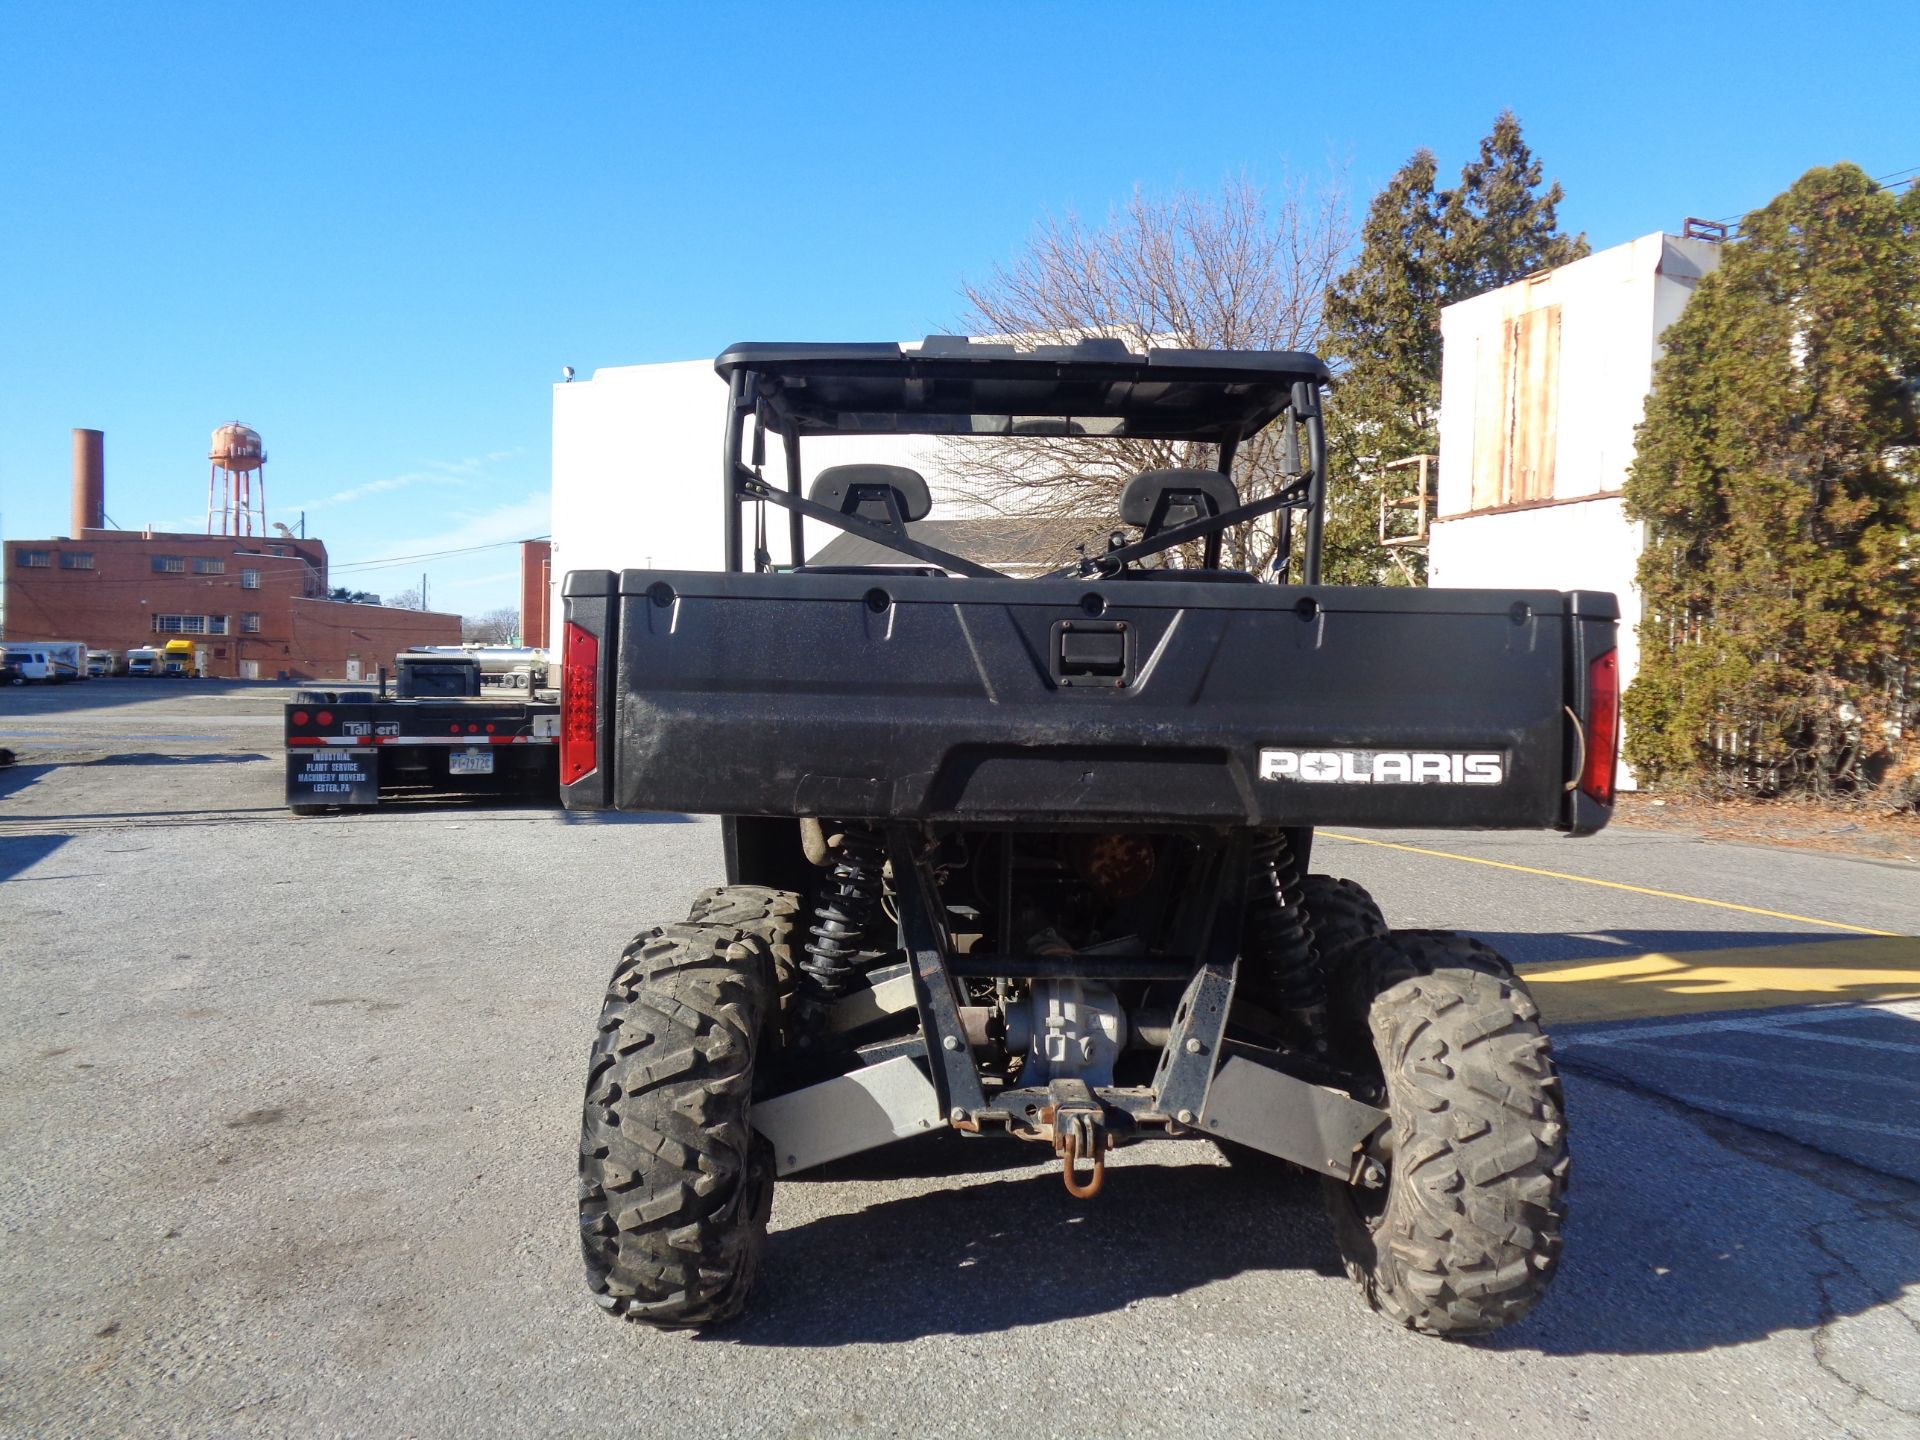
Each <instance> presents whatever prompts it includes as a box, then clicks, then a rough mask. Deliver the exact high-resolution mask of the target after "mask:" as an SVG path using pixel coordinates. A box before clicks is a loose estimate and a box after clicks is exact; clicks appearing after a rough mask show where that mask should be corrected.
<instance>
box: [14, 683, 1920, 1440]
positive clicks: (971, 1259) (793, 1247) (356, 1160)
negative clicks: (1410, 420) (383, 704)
mask: <svg viewBox="0 0 1920 1440" xmlns="http://www.w3.org/2000/svg"><path fill="white" fill-rule="evenodd" d="M143 687H144V688H143ZM155 687H158V688H155ZM278 699H279V696H278V694H277V693H275V692H274V691H273V689H272V687H264V686H261V687H242V686H217V685H204V686H202V685H193V684H188V683H178V684H175V685H172V686H168V685H167V684H166V683H165V682H130V681H119V682H87V683H86V684H84V685H80V686H74V687H68V688H67V689H66V690H64V691H26V692H21V691H15V692H11V693H8V694H5V695H0V745H4V746H8V747H11V748H12V749H14V750H15V751H16V752H18V754H19V757H20V763H19V764H17V765H16V766H15V767H13V768H12V769H11V770H0V952H3V953H4V957H5V959H4V964H3V965H0V1001H3V1002H4V1003H3V1004H0V1236H3V1237H4V1241H3V1242H0V1434H5V1435H19V1436H64V1435H72V1436H89V1437H91V1436H103V1435H140V1436H145V1435H154V1434H191V1435H238V1434H268V1435H278V1434H290V1435H310V1434H342V1435H356V1434H364V1435H402V1434H404V1435H418V1436H441V1435H447V1436H452V1435H516V1436H517V1435H544V1434H556V1433H592V1434H599V1433H611V1432H615V1431H618V1432H621V1433H625V1434H633V1435H642V1436H651V1435H661V1436H705V1435H779V1436H814V1435H819V1436H838V1435H873V1436H886V1435H916V1436H918V1435H977V1434H982V1433H989V1432H1006V1433H1018V1434H1022V1435H1061V1436H1074V1437H1083V1436H1087V1435H1144V1436H1159V1435H1167V1436H1173V1435H1179V1436H1186V1437H1194V1436H1211V1435H1236V1436H1237V1435H1261V1436H1270V1435H1300V1436H1369V1437H1370V1436H1389V1435H1391V1436H1395V1437H1403V1436H1405V1435H1408V1434H1480V1435H1507V1434H1512V1435H1525V1436H1527V1437H1529V1440H1533V1437H1548V1436H1581V1437H1594V1436H1611V1435H1619V1434H1630V1433H1634V1432H1640V1433H1646V1434H1655V1435H1661V1436H1669V1435H1671V1436H1740V1437H1749V1436H1776V1435H1792V1436H1800V1435H1808V1436H1827V1435H1834V1436H1841V1435H1858V1436H1874V1437H1880V1436H1912V1435H1917V1434H1920V1171H1917V1170H1916V1165H1915V1157H1916V1155H1920V1094H1917V1093H1916V1091H1917V1090H1920V1065H1916V1064H1915V1063H1914V1062H1915V1060H1916V1058H1920V1004H1916V1003H1914V998H1915V997H1916V996H1920V948H1916V947H1917V946H1920V942H1915V941H1912V940H1911V939H1910V938H1909V937H1912V936H1914V935H1915V934H1916V933H1920V868H1916V867H1914V866H1911V865H1901V864H1897V863H1889V862H1884V861H1875V860H1863V859H1855V858H1852V857H1846V856H1837V855H1828V854H1810V853H1806V852H1800V851H1789V850H1774V849H1768V848H1763V847H1755V846H1740V845H1726V844H1717V845H1716V844H1704V843H1701V842H1700V841H1699V840H1698V839H1696V838H1694V837H1691V836H1689V835H1687V834H1685V833H1680V832H1669V831H1661V832H1651V831H1635V830H1632V829H1629V828H1627V827H1615V828H1614V829H1612V830H1609V831H1608V832H1606V833H1605V834H1603V835H1601V836H1598V837H1595V838H1593V839H1590V840H1583V841H1568V840H1563V839H1559V838H1557V837H1553V836H1533V835H1507V834H1500V835H1457V834H1455V835H1442V834H1435V833H1424V834H1383V833H1376V832H1366V833H1360V832H1352V833H1351V834H1347V832H1342V834H1343V835H1345V836H1346V838H1336V837H1335V836H1332V835H1323V836H1322V837H1321V839H1320V841H1319V845H1318V848H1317V850H1316V854H1315V857H1314V868H1316V869H1322V870H1330V871H1333V872H1334V873H1340V874H1346V875H1349V876H1351V877H1353V878H1355V879H1357V880H1360V881H1361V882H1362V883H1364V884H1366V885H1367V886H1369V888H1371V889H1373V890H1374V892H1375V893H1376V895H1378V897H1379V898H1380V900H1381V902H1382V904H1383V905H1384V906H1385V908H1386V910H1387V913H1388V915H1389V917H1390V918H1391V919H1392V920H1393V921H1394V923H1396V924H1400V925H1407V926H1415V925H1418V926H1441V927H1448V928H1457V929H1465V930H1470V931H1472V932H1474V933H1477V934H1480V935H1482V936H1483V937H1485V938H1487V939H1488V940H1490V941H1491V942H1492V943H1494V944H1495V945H1497V946H1498V947H1499V948H1501V949H1502V950H1504V951H1505V952H1506V953H1508V954H1509V955H1510V956H1511V957H1512V958H1514V959H1515V960H1516V961H1517V962H1520V963H1521V964H1523V965H1524V966H1527V967H1528V968H1529V970H1530V972H1531V974H1532V977H1533V983H1534V986H1535V990H1536V993H1537V994H1539V995H1540V996H1541V999H1542V1004H1543V1006H1544V1007H1545V1008H1546V1009H1547V1010H1548V1013H1549V1015H1550V1016H1552V1017H1553V1018H1554V1020H1555V1022H1556V1023H1555V1031H1556V1036H1557V1050H1558V1054H1559V1057H1560V1060H1561V1064H1562V1066H1563V1068H1564V1070H1565V1072H1566V1074H1567V1087H1568V1111H1569V1115H1570V1121H1571V1126H1572V1132H1571V1133H1572V1144H1573V1150H1574V1156H1575V1169H1574V1179H1573V1189H1572V1204H1573V1213H1572V1219H1571V1221H1570V1225H1569V1231H1568V1240H1567V1250H1566V1258H1565V1262H1564V1265H1563V1267H1562V1271H1561V1274H1560V1277H1559V1279H1558V1281H1557V1282H1556V1284H1555V1287H1554V1289H1553V1290H1552V1291H1551V1292H1550V1294H1549V1296H1548V1298H1547V1299H1546V1301H1545V1302H1544V1303H1543V1304H1542V1306H1541V1307H1540V1309H1539V1310H1537V1311H1536V1312H1535V1313H1534V1315H1533V1316H1531V1317H1530V1318H1529V1319H1527V1320H1526V1321H1524V1322H1523V1323H1521V1324H1520V1325H1518V1326H1515V1327H1513V1328H1512V1329H1510V1330H1508V1331H1505V1332H1502V1333H1501V1334H1499V1335H1497V1336H1494V1337H1492V1338H1491V1339H1489V1340H1485V1341H1480V1342H1475V1343H1464V1344H1463V1343H1448V1342H1441V1341H1434V1340H1428V1339H1423V1338H1419V1337H1415V1336H1411V1335H1407V1334H1404V1333H1401V1332H1399V1331H1397V1330H1395V1329H1393V1328H1391V1327H1390V1326H1388V1325H1387V1324H1386V1323H1385V1322H1384V1321H1382V1320H1381V1319H1379V1317H1377V1316H1374V1315H1373V1314H1371V1313H1370V1312H1369V1311H1368V1310H1367V1309H1366V1307H1365V1305H1364V1304H1363V1302H1362V1300H1361V1299H1360V1297H1359V1295H1358V1294H1357V1292H1355V1291H1354V1289H1353V1287H1352V1286H1351V1285H1350V1283H1349V1282H1348V1281H1347V1280H1346V1279H1345V1278H1344V1276H1343V1275H1341V1274H1340V1272H1339V1266H1338V1263H1337V1259H1336V1256H1335V1252H1334V1250H1333V1246H1332V1242H1331V1239H1330V1237H1329V1234H1328V1232H1327V1229H1326V1226H1325V1224H1324V1221H1323V1219H1322V1215H1321V1209H1320V1200H1319V1197H1318V1194H1317V1192H1316V1190H1315V1188H1314V1184H1313V1182H1311V1181H1307V1180H1304V1179H1302V1180H1300V1181H1287V1180H1279V1181H1275V1180H1271V1179H1268V1180H1256V1179H1252V1178H1249V1177H1248V1176H1246V1175H1245V1174H1242V1173H1238V1172H1234V1171H1230V1170H1229V1169H1227V1168H1226V1167H1225V1166H1224V1165H1223V1164H1221V1163H1220V1161H1219V1157H1218V1156H1217V1155H1216V1154H1215V1153H1214V1152H1213V1151H1212V1150H1211V1149H1210V1148H1209V1147H1207V1146H1205V1145H1200V1144H1190V1145H1178V1144H1171V1143H1159V1144H1152V1145H1143V1146H1139V1147H1135V1148H1133V1149H1130V1150H1127V1151H1123V1152H1121V1153H1119V1154H1118V1155H1117V1156H1116V1157H1115V1160H1114V1163H1113V1170H1112V1174H1111V1175H1110V1176H1109V1179H1108V1182H1107V1186H1106V1190H1105V1193H1104V1194H1103V1195H1102V1196H1101V1197H1100V1199H1099V1200H1098V1201H1097V1202H1094V1203H1092V1204H1083V1203H1079V1202H1075V1201H1072V1200H1070V1199H1069V1198H1068V1197H1067V1196H1066V1195H1065V1193H1064V1191H1063V1190H1062V1188H1061V1186H1060V1183H1059V1181H1058V1178H1057V1175H1056V1172H1055V1171H1054V1169H1053V1167H1052V1166H1049V1165H1041V1164H1037V1163H1030V1160H1029V1152H1027V1151H1025V1150H1024V1149H1010V1148H1009V1147H1007V1146H1005V1145H994V1144H992V1143H990V1142H975V1141H968V1140H965V1139H962V1138H961V1137H958V1136H952V1135H939V1136H933V1137H929V1138H928V1139H926V1140H924V1141H917V1142H912V1143H911V1144H908V1145H903V1146H900V1147H896V1148H894V1149H892V1150H889V1151H885V1152H878V1153H876V1154H873V1155H870V1156H867V1157H864V1158H862V1159H860V1160H858V1161H854V1162H845V1163H843V1164H841V1165H840V1166H837V1167H834V1168H832V1169H831V1170H829V1171H826V1172H822V1173H816V1174H815V1175H813V1176H810V1177H792V1178H790V1179H788V1180H784V1181H782V1183H781V1186H780V1188H779V1190H778V1192H777V1196H776V1200H775V1206H774V1215H773V1233H772V1236H771V1239H770V1242H769V1246H768V1251H767V1255H766V1260H765V1265H764V1270H763V1278H762V1284H761V1288H760V1289H759V1291H758V1292H757V1296H756V1301H755V1306H754V1309H753V1311H752V1313H751V1314H750V1315H749V1316H748V1318H747V1319H746V1320H745V1321H743V1322H742V1323H741V1324H739V1325H737V1326H735V1327H733V1328H731V1329H729V1330H726V1331H724V1332H721V1333H720V1334H718V1335H715V1336H710V1337H702V1336H693V1335H685V1334H660V1333H655V1332H652V1331H648V1330H645V1329H641V1328H637V1327H633V1326H623V1325H620V1324H618V1323H615V1322H612V1321H610V1320H608V1319H606V1318H605V1317H604V1316H602V1315H601V1314H600V1312H599V1311H598V1310H597V1309H596V1308H595V1307H594V1306H593V1305H592V1303H591V1301H590V1299H589V1297H588V1295H587V1293H586V1290H585V1287H584V1285H583V1284H582V1282H581V1278H580V1274H579V1260H578V1243H577V1240H576V1238H575V1234H574V1216H573V1146H574V1140H575V1133H576V1128H577V1124H578V1120H577V1115H578V1109H577V1107H578V1103H579V1092H580V1083H581V1077H582V1071H583V1061H584V1058H585V1053H586V1047H587V1043H588V1039H589V1036H590V1033H591V1028H592V1020H593V1016H594V1014H595V1011H596V1010H597V1007H598V1003H599V997H600V991H601V989H602V987H603V985H604V983H605V979H606V976H607V974H608V972H609V971H610V969H611V967H612V963H613V959H614V957H615V955H616V954H617V952H618V950H619V948H620V946H621V944H622V943H623V942H624V941H625V939H626V938H627V937H629V936H630V935H631V934H632V933H633V932H634V931H635V930H636V929H637V928H639V927H640V926H641V925H643V924H646V923H649V922H652V921H655V920H659V919H664V918H672V917H676V916H678V915H680V914H683V913H684V910H685V905H686V901H687V898H688V896H689V895H690V893H691V892H692V891H693V890H695V889H697V888H698V887H700V886H701V885H704V884H708V883H712V882H713V880H714V879H716V878H717V877H718V874H719V869H720V856H719V843H718V827H717V825H716V824H715V823H713V822H711V821H708V820H703V819H693V818H688V817H684V816H620V817H607V818H593V817H581V816H568V815H564V814H561V813H556V812H552V811H547V810H542V809H538V808H533V807H514V808H457V807H448V806H433V805H414V806H408V807H404V808H402V807H396V808H393V809H390V810H386V811H382V812H380V813H377V814H371V815H353V816H338V817H320V818H311V819H293V818H291V817H289V816H287V815H286V814H285V813H284V811H283V810H282V809H281V808H280V806H279V803H278V785H279V776H280V758H279V749H278V744H277V742H278V735H279V728H278V711H277V708H276V707H277V701H278ZM1876 932H1877V933H1876ZM1556 977H1557V978H1556Z"/></svg>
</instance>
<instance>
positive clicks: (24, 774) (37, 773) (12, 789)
mask: <svg viewBox="0 0 1920 1440" xmlns="http://www.w3.org/2000/svg"><path fill="white" fill-rule="evenodd" d="M59 768H60V767H59V766H57V765H8V766H7V767H5V768H4V769H0V800H4V799H6V798H7V797H8V796H9V795H17V794H19V793H20V792H21V791H22V790H24V789H26V788H27V787H28V786H29V785H31V784H33V782H34V781H36V780H40V779H42V778H44V777H45V776H48V775H51V774H52V773H53V772H54V771H55V770H57V769H59Z"/></svg>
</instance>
